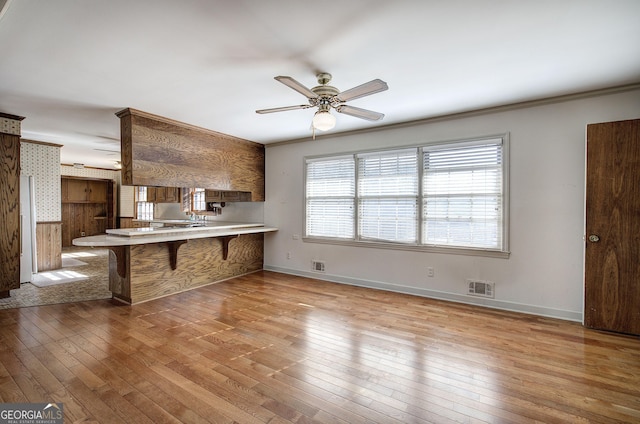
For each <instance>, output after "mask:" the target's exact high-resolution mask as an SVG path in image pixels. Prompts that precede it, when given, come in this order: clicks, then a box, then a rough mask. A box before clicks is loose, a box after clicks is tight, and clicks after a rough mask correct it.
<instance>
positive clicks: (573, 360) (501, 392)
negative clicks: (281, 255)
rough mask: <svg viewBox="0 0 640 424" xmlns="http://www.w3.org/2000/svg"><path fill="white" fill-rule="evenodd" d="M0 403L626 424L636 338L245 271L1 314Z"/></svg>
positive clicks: (200, 415)
mask: <svg viewBox="0 0 640 424" xmlns="http://www.w3.org/2000/svg"><path fill="white" fill-rule="evenodd" d="M0 402H5V403H9V402H62V403H63V404H64V413H65V423H70V422H101V423H103V422H104V423H110V422H130V423H171V422H173V423H177V422H184V423H233V422H236V423H242V424H245V423H350V424H353V423H425V422H433V423H448V422H461V423H480V422H488V423H534V422H542V423H582V422H585V423H586V422H593V423H619V422H640V339H638V338H634V337H628V336H623V335H615V334H608V333H603V332H597V331H593V330H588V329H585V328H583V327H582V326H581V325H580V324H577V323H571V322H566V321H560V320H554V319H548V318H542V317H536V316H529V315H522V314H517V313H510V312H504V311H496V310H490V309H483V308H479V307H474V306H468V305H461V304H455V303H447V302H442V301H435V300H430V299H424V298H419V297H413V296H408V295H402V294H397V293H389V292H383V291H375V290H369V289H363V288H358V287H351V286H347V285H339V284H332V283H327V282H322V281H317V280H312V279H307V278H301V277H294V276H289V275H283V274H278V273H273V272H266V271H265V272H258V273H254V274H251V275H248V276H244V277H240V278H236V279H233V280H229V281H226V282H222V283H218V284H215V285H211V286H207V287H203V288H199V289H196V290H192V291H190V292H186V293H182V294H178V295H174V296H170V297H166V298H163V299H160V300H156V301H151V302H147V303H144V304H140V305H136V306H132V307H130V306H123V305H119V304H117V303H115V302H114V301H111V300H99V301H92V302H79V303H73V304H60V305H48V306H40V307H32V308H21V309H10V310H1V311H0Z"/></svg>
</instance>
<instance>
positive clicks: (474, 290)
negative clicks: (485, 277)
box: [467, 280, 495, 298]
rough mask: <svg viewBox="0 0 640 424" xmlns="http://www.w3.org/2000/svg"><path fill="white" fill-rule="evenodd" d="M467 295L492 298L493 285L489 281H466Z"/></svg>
mask: <svg viewBox="0 0 640 424" xmlns="http://www.w3.org/2000/svg"><path fill="white" fill-rule="evenodd" d="M467 287H468V290H467V294H470V295H472V296H482V297H491V298H492V297H494V293H495V290H494V288H495V283H492V282H490V281H480V280H467Z"/></svg>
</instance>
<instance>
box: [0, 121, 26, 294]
mask: <svg viewBox="0 0 640 424" xmlns="http://www.w3.org/2000/svg"><path fill="white" fill-rule="evenodd" d="M22 119H24V118H22V117H19V116H14V115H7V114H2V113H0V124H1V125H0V298H2V297H8V296H9V291H10V290H13V289H18V288H20V243H21V240H20V121H21V120H22Z"/></svg>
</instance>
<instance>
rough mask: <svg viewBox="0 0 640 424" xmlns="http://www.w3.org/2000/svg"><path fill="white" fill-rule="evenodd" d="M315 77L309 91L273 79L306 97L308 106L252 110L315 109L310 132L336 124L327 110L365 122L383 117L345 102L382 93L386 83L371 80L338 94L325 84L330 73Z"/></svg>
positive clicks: (286, 80)
mask: <svg viewBox="0 0 640 424" xmlns="http://www.w3.org/2000/svg"><path fill="white" fill-rule="evenodd" d="M316 77H317V78H318V84H320V85H318V86H316V87H313V88H311V89H309V88H307V87H305V86H304V85H302V84H300V83H299V82H298V81H296V80H295V79H293V78H291V77H285V76H278V77H275V80H277V81H279V82H281V83H283V84H284V85H286V86H287V87H289V88H292V89H294V90H296V91H297V92H298V93H300V94H302V95H303V96H306V97H307V99H309V104H306V105H295V106H285V107H274V108H271V109H260V110H256V113H272V112H283V111H287V110H295V109H308V108H311V107H317V108H318V111H317V112H316V113H315V115H314V116H313V121H312V123H311V127H312V129H313V130H314V133H315V130H320V131H327V130H330V129H331V128H333V127H334V126H335V125H336V117H335V116H333V115H332V114H331V113H330V112H329V111H330V110H331V108H334V109H335V110H336V111H337V112H340V113H344V114H345V115H351V116H355V117H356V118H362V119H367V120H369V121H379V120H380V119H382V118H384V114H383V113H380V112H374V111H372V110H367V109H362V108H359V107H355V106H349V105H346V104H345V103H346V102H347V101H349V100H353V99H357V98H360V97H364V96H369V95H371V94H375V93H379V92H381V91H385V90H387V89H388V88H389V86H388V85H387V83H386V82H384V81H382V80H380V79H374V80H372V81H369V82H366V83H364V84H362V85H359V86H357V87H353V88H351V89H349V90H346V91H342V92H340V90H338V89H337V88H335V87H332V86H330V85H327V84H328V83H329V81H331V74H329V73H326V72H321V73H319V74H317V75H316Z"/></svg>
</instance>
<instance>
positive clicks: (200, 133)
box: [116, 109, 265, 201]
mask: <svg viewBox="0 0 640 424" xmlns="http://www.w3.org/2000/svg"><path fill="white" fill-rule="evenodd" d="M116 115H117V116H118V117H119V118H120V135H121V151H122V184H124V185H137V186H163V187H203V188H207V189H211V190H220V191H233V192H248V193H251V198H250V199H251V201H264V192H265V190H264V156H265V154H264V145H262V144H259V143H254V142H252V141H248V140H243V139H240V138H237V137H232V136H230V135H226V134H222V133H218V132H215V131H211V130H207V129H204V128H199V127H195V126H193V125H189V124H185V123H182V122H177V121H173V120H171V119H167V118H163V117H160V116H156V115H152V114H149V113H146V112H141V111H138V110H135V109H124V110H122V111H120V112H118V113H117V114H116Z"/></svg>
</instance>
